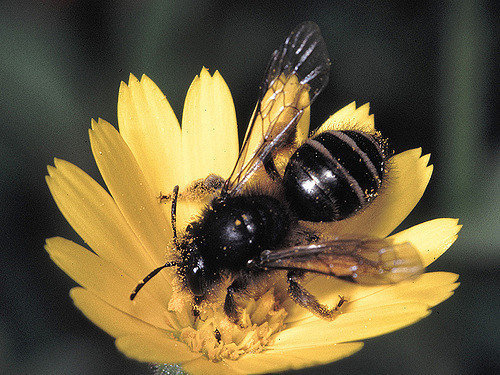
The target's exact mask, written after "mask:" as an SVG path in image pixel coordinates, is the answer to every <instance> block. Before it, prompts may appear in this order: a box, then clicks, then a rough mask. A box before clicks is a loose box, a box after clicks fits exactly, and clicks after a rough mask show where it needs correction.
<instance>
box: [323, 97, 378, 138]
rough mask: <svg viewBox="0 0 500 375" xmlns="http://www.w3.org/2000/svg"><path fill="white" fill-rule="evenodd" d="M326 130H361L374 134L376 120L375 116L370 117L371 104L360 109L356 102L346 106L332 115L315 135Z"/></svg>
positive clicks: (366, 104)
mask: <svg viewBox="0 0 500 375" xmlns="http://www.w3.org/2000/svg"><path fill="white" fill-rule="evenodd" d="M326 130H360V131H364V132H367V133H374V132H375V118H374V115H373V114H371V115H370V104H369V103H365V104H363V105H362V106H361V107H359V108H356V102H352V103H350V104H348V105H346V106H345V107H344V108H342V109H340V110H338V111H337V112H335V113H334V114H333V115H331V116H330V117H329V118H328V120H326V121H325V123H324V124H323V125H321V126H320V127H319V129H318V130H316V132H315V134H319V133H321V132H324V131H326Z"/></svg>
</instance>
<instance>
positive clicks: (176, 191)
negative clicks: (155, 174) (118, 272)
mask: <svg viewBox="0 0 500 375" xmlns="http://www.w3.org/2000/svg"><path fill="white" fill-rule="evenodd" d="M178 196H179V185H175V186H174V191H173V195H172V218H171V224H172V233H173V237H174V238H173V239H174V245H175V247H176V249H179V240H178V239H177V198H178ZM178 265H179V263H177V262H167V263H165V264H164V265H162V266H160V267H158V268H155V269H154V270H153V271H151V272H150V273H149V274H148V275H147V276H146V277H145V278H144V279H142V281H141V282H140V283H139V284H137V286H136V287H135V289H134V291H133V292H132V294H130V300H131V301H133V300H134V298H135V296H137V293H139V290H141V289H142V287H143V286H144V285H146V283H147V282H148V281H149V280H151V279H152V278H153V277H155V276H156V275H157V274H158V272H160V271H161V270H162V269H164V268H167V267H173V266H178Z"/></svg>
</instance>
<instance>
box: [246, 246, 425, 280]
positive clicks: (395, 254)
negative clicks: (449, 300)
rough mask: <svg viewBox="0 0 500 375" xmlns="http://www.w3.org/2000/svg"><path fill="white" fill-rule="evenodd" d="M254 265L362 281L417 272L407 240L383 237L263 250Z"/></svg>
mask: <svg viewBox="0 0 500 375" xmlns="http://www.w3.org/2000/svg"><path fill="white" fill-rule="evenodd" d="M253 263H255V265H257V266H259V267H262V268H270V269H287V270H301V271H307V272H315V273H320V274H324V275H329V276H336V277H340V278H345V279H348V280H350V281H354V282H357V283H362V284H393V283H397V282H399V281H402V280H406V279H408V278H411V277H414V276H417V275H419V274H421V273H422V272H423V270H424V266H423V263H422V259H421V258H420V255H419V253H418V251H417V250H416V249H415V248H414V247H413V246H412V245H411V244H410V243H408V242H406V243H402V244H394V243H392V242H391V241H390V240H387V239H369V240H335V241H328V242H323V243H315V244H310V245H301V246H294V247H290V248H284V249H278V250H266V251H263V252H262V253H261V255H260V258H259V259H257V260H254V261H253Z"/></svg>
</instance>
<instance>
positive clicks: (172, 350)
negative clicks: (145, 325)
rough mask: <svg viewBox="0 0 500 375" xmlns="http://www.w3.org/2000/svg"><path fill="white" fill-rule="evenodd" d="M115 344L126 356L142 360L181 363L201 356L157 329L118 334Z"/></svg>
mask: <svg viewBox="0 0 500 375" xmlns="http://www.w3.org/2000/svg"><path fill="white" fill-rule="evenodd" d="M115 344H116V347H117V348H118V350H120V351H121V352H122V353H124V354H125V355H126V356H127V357H130V358H133V359H136V360H138V361H142V362H153V363H179V364H182V363H184V362H186V361H191V360H193V359H196V358H198V357H200V356H201V353H193V352H192V351H191V350H189V348H188V347H187V345H186V344H183V343H182V342H180V341H177V340H172V339H169V338H168V336H167V335H165V334H163V333H161V332H159V331H154V332H148V333H147V334H135V335H128V336H120V337H118V338H117V339H116V342H115Z"/></svg>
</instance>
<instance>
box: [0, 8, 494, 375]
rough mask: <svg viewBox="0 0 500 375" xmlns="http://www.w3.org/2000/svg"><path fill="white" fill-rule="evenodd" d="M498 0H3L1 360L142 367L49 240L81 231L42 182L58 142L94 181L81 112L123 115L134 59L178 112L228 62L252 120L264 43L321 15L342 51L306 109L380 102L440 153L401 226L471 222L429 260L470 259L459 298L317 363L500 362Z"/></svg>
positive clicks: (459, 264)
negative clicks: (98, 315) (91, 316)
mask: <svg viewBox="0 0 500 375" xmlns="http://www.w3.org/2000/svg"><path fill="white" fill-rule="evenodd" d="M499 10H500V7H499V3H498V2H495V1H493V0H489V1H488V0H486V1H467V0H459V1H447V2H434V1H410V2H408V1H407V2H399V1H385V2H373V3H369V2H362V1H358V0H355V1H349V2H333V1H332V2H327V1H314V0H309V1H297V2H282V3H279V2H272V1H267V2H262V3H260V4H252V5H250V3H249V2H247V1H243V0H233V1H219V2H217V1H207V0H201V1H200V0H184V1H180V0H173V1H159V0H157V1H151V0H142V1H132V0H121V1H107V2H106V1H82V0H66V1H65V0H45V1H24V2H12V1H11V2H9V1H3V2H1V4H0V14H1V15H2V18H1V21H0V41H1V43H2V48H1V50H0V61H1V62H0V79H1V82H2V85H1V87H2V89H1V94H0V102H1V105H0V124H1V125H0V126H1V127H2V128H1V129H2V130H1V137H0V148H1V149H0V163H1V171H2V173H1V177H0V178H1V185H0V188H1V193H2V195H1V196H2V204H3V207H2V209H1V211H0V212H1V213H0V220H1V221H0V228H2V234H3V235H2V237H1V238H2V243H1V247H2V257H1V266H2V268H1V269H2V283H1V285H0V300H1V302H2V308H1V310H0V373H2V374H5V373H6V374H18V373H34V374H56V373H61V374H118V373H119V374H143V373H147V372H148V368H147V366H146V365H144V364H139V363H137V362H135V361H132V360H129V359H127V358H125V357H124V356H123V355H121V354H120V353H119V352H118V351H117V350H116V349H115V348H114V345H113V340H112V338H110V337H109V336H108V335H106V334H105V333H103V332H101V331H100V330H99V329H98V328H96V327H95V326H94V325H93V324H91V323H90V322H89V321H88V320H87V319H86V318H85V317H84V316H83V315H82V314H81V313H80V312H79V311H78V310H77V309H76V308H75V307H73V305H72V303H71V300H70V298H69V296H68V290H69V289H70V288H71V287H72V286H74V282H73V281H71V280H70V279H69V278H68V277H67V276H65V275H64V274H63V272H62V271H60V270H59V269H58V268H57V267H56V266H55V265H54V264H53V263H52V262H51V261H50V259H49V257H48V256H47V254H46V253H45V252H44V250H43V243H44V239H45V238H46V237H51V236H56V235H61V236H64V237H67V238H70V239H73V240H75V241H79V239H78V237H77V236H76V234H74V232H73V231H72V229H71V228H70V227H69V225H68V224H67V223H66V222H65V220H64V219H63V217H62V215H61V214H60V213H59V212H58V210H57V207H56V205H55V203H54V202H53V200H52V198H51V197H50V194H49V192H48V189H47V187H46V185H45V182H44V175H45V173H46V165H47V164H51V163H52V161H53V157H54V156H56V157H60V158H63V159H66V160H69V161H71V162H73V163H75V164H76V165H78V166H80V167H81V168H83V169H84V170H86V171H87V172H88V173H90V174H91V175H92V176H93V177H94V178H96V179H97V180H98V181H101V179H100V177H99V174H98V171H97V169H96V167H95V164H94V162H93V160H92V156H91V152H90V147H89V142H88V135H87V129H88V128H89V125H90V118H92V117H94V118H97V117H103V118H105V119H107V120H108V121H110V122H112V123H114V124H116V112H115V111H116V99H117V93H118V86H119V83H120V81H122V80H128V74H129V73H130V72H132V73H133V74H135V75H137V76H139V77H140V75H142V74H143V73H144V74H147V75H148V76H150V77H151V78H152V79H153V80H154V81H155V82H156V83H157V84H158V86H159V87H160V88H161V89H162V90H163V92H164V93H165V95H166V96H167V98H168V99H169V101H170V103H171V104H172V106H173V108H174V110H175V112H176V113H177V115H178V116H179V117H180V116H181V114H182V105H183V100H184V96H185V93H186V91H187V89H188V87H189V84H190V83H191V80H192V79H193V77H194V75H196V74H198V73H199V71H200V69H201V67H202V66H207V67H208V68H210V69H211V71H212V72H213V71H214V70H215V69H218V70H219V71H220V72H221V73H222V75H223V76H224V78H225V80H226V82H227V83H228V85H229V87H230V88H231V90H232V93H233V96H234V101H235V104H236V109H237V116H238V121H239V124H240V126H241V130H242V131H243V130H244V128H245V125H246V123H247V121H248V119H249V117H250V115H251V112H252V110H253V106H254V104H255V103H254V101H255V99H256V95H257V92H258V90H257V88H258V86H259V83H260V79H261V77H262V74H263V71H264V69H265V66H266V63H267V61H268V59H269V56H270V54H271V52H272V50H273V49H274V48H276V47H277V46H278V45H279V43H281V41H282V40H283V39H284V37H285V36H286V35H287V34H288V32H289V31H290V30H291V29H292V28H293V27H295V26H296V25H297V24H298V23H300V22H302V21H304V20H312V21H315V22H316V23H318V25H319V26H320V28H321V30H322V32H323V35H324V37H325V39H326V42H327V44H328V48H329V51H330V55H331V59H332V73H331V78H330V84H329V86H328V87H327V89H326V90H325V91H324V93H323V94H322V95H320V97H319V98H318V100H317V101H316V103H315V104H314V106H313V111H312V121H313V126H318V125H319V124H320V123H321V122H322V121H324V120H325V119H326V118H327V117H328V116H329V115H330V114H331V113H333V112H334V111H335V110H337V109H339V108H341V107H342V106H344V105H346V104H348V103H349V102H351V101H352V100H356V101H357V103H358V104H362V103H364V102H366V101H370V103H371V108H372V112H373V113H376V124H377V128H378V129H380V130H382V132H383V133H384V135H385V136H387V137H388V138H389V139H390V141H391V144H392V145H393V148H394V149H395V150H396V151H403V150H405V149H408V148H414V147H420V146H422V147H423V150H424V152H425V153H429V152H430V153H432V158H431V161H432V163H434V165H435V169H434V175H433V178H432V180H431V183H430V185H429V188H428V190H427V192H426V194H425V195H424V198H423V199H422V201H421V202H420V204H419V205H418V207H417V208H416V209H415V211H414V213H413V214H412V215H411V216H410V217H409V218H408V220H407V221H405V223H404V224H403V226H404V227H408V226H410V225H412V224H416V223H418V222H422V221H425V220H428V219H432V218H436V217H459V218H460V221H461V223H462V224H464V228H463V230H462V232H461V233H460V237H459V240H458V241H457V243H456V244H455V245H453V246H452V248H451V249H450V250H449V251H448V252H447V253H446V254H445V255H444V256H443V257H442V258H441V259H440V260H439V261H437V262H436V263H435V264H433V265H432V266H431V267H430V268H431V270H449V271H453V272H457V273H460V275H461V276H460V281H461V282H462V285H461V287H460V288H459V289H458V291H457V293H456V295H455V296H454V297H452V298H451V299H450V300H448V301H446V302H444V303H443V304H441V305H439V306H437V307H436V308H435V309H434V310H433V313H432V315H431V316H430V317H429V318H427V319H425V320H424V321H422V322H420V323H418V324H416V325H414V326H412V327H409V328H406V329H404V330H402V331H399V332H397V333H393V334H390V335H386V336H384V337H380V338H375V339H372V340H368V341H367V342H366V346H365V349H364V350H363V351H361V352H360V353H358V354H356V355H355V356H353V357H351V358H348V359H345V360H343V361H340V362H337V363H333V364H331V365H329V366H323V367H319V368H316V369H314V372H315V373H318V374H320V373H334V372H335V373H351V374H353V373H354V374H356V373H359V374H364V373H372V374H387V373H395V374H399V373H405V374H429V373H432V374H487V373H500V335H499V332H500V323H499V322H500V320H499V319H498V311H499V310H500V298H499V294H500V293H499V290H500V272H499V271H500V252H499V249H500V226H499V222H500V220H499V219H500V152H499V147H498V146H499V139H500V130H499V129H500V128H499V126H498V115H499V100H498V99H499V94H498V77H499V66H500V65H499V61H500V60H499V49H498V46H499V45H500V44H499V32H498V31H499V23H498V15H499ZM310 372H311V370H303V371H299V372H298V373H303V374H306V373H310Z"/></svg>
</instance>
